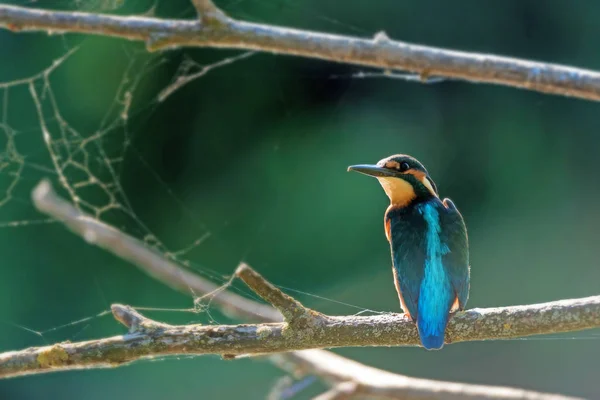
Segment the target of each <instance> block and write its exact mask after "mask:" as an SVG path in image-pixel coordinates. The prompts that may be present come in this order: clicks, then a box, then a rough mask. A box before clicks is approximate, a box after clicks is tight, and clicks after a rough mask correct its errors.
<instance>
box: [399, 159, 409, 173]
mask: <svg viewBox="0 0 600 400" xmlns="http://www.w3.org/2000/svg"><path fill="white" fill-rule="evenodd" d="M409 169H410V165H409V164H408V163H407V162H406V161H404V162H402V163H400V168H399V170H400V172H405V171H408V170H409Z"/></svg>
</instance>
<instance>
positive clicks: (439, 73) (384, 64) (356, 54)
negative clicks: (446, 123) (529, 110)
mask: <svg viewBox="0 0 600 400" xmlns="http://www.w3.org/2000/svg"><path fill="white" fill-rule="evenodd" d="M194 4H196V7H197V9H198V10H199V12H200V13H202V9H203V7H205V6H206V4H208V3H207V2H206V0H198V1H195V2H194ZM198 7H200V8H198ZM209 14H210V13H209ZM215 15H216V14H215ZM0 27H4V28H6V29H9V30H12V31H34V32H48V33H50V32H52V33H67V32H77V33H85V34H90V35H101V36H114V37H119V38H123V39H128V40H136V41H144V42H146V44H147V47H148V48H149V49H150V50H159V49H164V48H178V47H214V48H228V49H244V50H256V51H263V52H270V53H277V54H287V55H295V56H302V57H309V58H317V59H322V60H329V61H334V62H341V63H347V64H354V65H361V66H368V67H375V68H383V69H386V70H391V71H408V72H412V73H416V74H418V75H419V76H420V77H421V79H422V80H425V81H427V79H428V78H429V77H431V76H435V77H438V78H453V79H463V80H467V81H470V82H481V83H493V84H498V85H506V86H512V87H517V88H521V89H529V90H534V91H538V92H543V93H551V94H558V95H564V96H572V97H579V98H582V99H588V100H595V101H598V100H600V73H598V72H595V71H591V70H585V69H578V68H572V67H568V66H563V65H557V64H549V63H542V62H534V61H528V60H522V59H517V58H510V57H501V56H496V55H491V54H482V53H473V52H462V51H454V50H448V49H442V48H435V47H427V46H420V45H415V44H410V43H406V42H400V41H395V40H391V39H389V38H388V37H387V36H386V35H385V34H384V33H379V34H377V35H375V37H373V38H356V37H350V36H341V35H332V34H325V33H320V32H312V31H306V30H299V29H291V28H287V27H279V26H274V25H267V24H257V23H251V22H245V21H239V20H235V19H232V18H230V17H227V16H226V15H224V14H222V15H221V14H219V15H218V16H217V17H215V18H213V19H209V20H208V22H207V21H206V20H205V19H203V18H202V19H201V20H199V21H197V20H179V19H159V18H151V17H141V16H131V17H123V16H116V15H103V14H92V13H82V12H63V11H48V10H43V9H36V8H26V7H20V6H9V5H0Z"/></svg>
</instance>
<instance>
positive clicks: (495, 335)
mask: <svg viewBox="0 0 600 400" xmlns="http://www.w3.org/2000/svg"><path fill="white" fill-rule="evenodd" d="M112 310H113V315H115V317H116V318H117V320H119V321H120V322H123V323H124V324H125V325H126V326H128V327H129V328H130V334H129V335H125V336H115V337H112V338H107V339H99V340H90V341H86V342H78V343H62V344H57V345H53V346H44V347H37V348H35V347H34V348H29V349H26V350H22V351H16V352H10V353H8V354H6V353H5V354H3V355H0V377H2V376H4V377H7V376H14V375H19V374H22V373H23V371H26V372H33V371H44V370H49V369H54V370H56V369H72V368H73V367H74V366H75V367H81V368H83V367H86V368H88V367H103V366H106V364H107V363H108V364H111V365H118V364H126V363H129V362H132V361H135V360H139V359H141V358H145V357H150V356H167V355H179V354H194V355H201V354H221V355H225V356H226V357H227V358H232V357H235V356H239V355H247V354H251V355H256V354H261V355H262V354H270V353H281V352H288V351H294V350H306V349H322V348H333V347H357V346H418V345H419V340H418V336H417V331H416V328H415V325H414V324H413V323H412V322H410V321H409V319H408V318H406V317H405V316H404V315H403V314H389V315H376V316H326V317H325V316H324V317H323V318H321V317H315V318H314V319H313V320H311V321H310V322H311V323H310V324H306V325H303V326H302V327H298V326H294V325H290V324H287V323H285V322H280V323H264V324H244V325H181V326H176V325H173V326H171V325H166V324H162V323H158V322H156V321H152V320H150V319H148V318H146V317H144V316H142V315H141V314H139V313H137V312H135V311H133V310H132V309H131V308H130V307H126V306H121V305H114V306H113V307H112ZM286 313H287V312H286ZM132 314H133V315H132ZM599 326H600V296H596V297H588V298H585V299H574V300H561V301H556V302H551V303H544V304H533V305H528V306H516V307H501V308H493V309H475V310H469V311H466V312H460V313H457V314H456V315H455V316H454V317H453V318H452V320H451V321H450V323H449V324H448V329H447V333H448V336H449V337H450V338H451V339H450V340H448V341H447V343H456V342H463V341H473V340H490V339H507V338H515V337H523V336H529V335H538V334H546V333H558V332H570V331H574V330H582V329H589V328H595V327H599ZM57 354H59V355H60V356H59V357H57V356H56V355H57ZM46 358H49V361H48V360H46Z"/></svg>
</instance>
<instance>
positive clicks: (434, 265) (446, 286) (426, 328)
mask: <svg viewBox="0 0 600 400" xmlns="http://www.w3.org/2000/svg"><path fill="white" fill-rule="evenodd" d="M417 209H418V210H419V212H420V213H422V215H423V218H424V219H425V223H426V228H425V238H426V239H425V254H426V255H425V272H424V277H423V280H422V282H421V287H420V288H419V303H418V309H419V314H418V317H417V327H418V329H419V334H420V336H421V341H422V342H423V346H424V347H425V348H427V349H439V348H441V347H442V346H443V345H444V330H445V329H446V324H447V323H448V317H449V314H448V312H449V310H450V307H451V306H452V303H453V302H454V299H455V298H456V294H455V293H454V291H453V290H452V285H451V283H450V277H449V276H448V273H447V271H446V270H445V269H444V265H443V263H442V256H443V255H444V254H447V253H448V251H449V249H448V245H447V244H446V243H443V242H442V238H441V235H440V233H441V226H440V215H439V213H438V211H437V209H436V207H435V205H433V204H431V203H429V202H428V203H424V204H423V205H419V206H418V207H417Z"/></svg>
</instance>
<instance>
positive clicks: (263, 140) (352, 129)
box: [0, 0, 600, 399]
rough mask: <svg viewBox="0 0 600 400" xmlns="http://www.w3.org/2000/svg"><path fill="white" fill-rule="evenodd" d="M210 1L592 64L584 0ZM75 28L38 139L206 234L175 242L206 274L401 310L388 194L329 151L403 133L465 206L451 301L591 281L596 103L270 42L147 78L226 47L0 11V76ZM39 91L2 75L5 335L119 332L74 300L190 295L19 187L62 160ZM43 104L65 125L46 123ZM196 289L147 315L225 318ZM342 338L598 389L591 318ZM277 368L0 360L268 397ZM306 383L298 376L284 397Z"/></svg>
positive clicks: (11, 338) (470, 371)
mask: <svg viewBox="0 0 600 400" xmlns="http://www.w3.org/2000/svg"><path fill="white" fill-rule="evenodd" d="M3 3H6V2H3ZM217 3H218V5H219V6H221V7H222V8H223V9H224V10H226V11H227V12H228V13H230V14H231V15H232V16H235V17H239V18H243V19H247V20H251V21H256V22H268V23H273V24H277V25H288V26H293V27H298V28H304V29H313V30H321V31H326V32H332V33H342V34H348V35H357V36H363V37H370V36H372V35H374V34H375V33H376V32H378V31H380V30H384V31H385V32H386V33H387V34H388V35H389V36H390V37H391V38H394V39H399V40H405V41H409V42H415V43H421V44H427V45H434V46H442V47H448V48H454V49H459V50H465V51H476V52H484V53H494V54H501V55H510V56H515V57H523V58H527V59H533V60H542V61H549V62H555V63H564V64H569V65H574V66H579V67H585V68H590V69H600V52H598V37H600V25H599V24H598V18H600V3H599V2H597V1H591V0H587V1H584V0H581V1H578V2H564V1H550V0H545V1H533V0H530V1H523V0H518V1H517V0H514V1H502V2H487V3H485V4H484V3H483V2H479V1H474V0H470V1H461V2H446V1H433V0H430V1H406V0H400V1H399V0H394V1H384V0H377V1H369V2H365V1H357V0H347V1H344V2H341V1H335V0H319V1H317V0H314V1H281V0H241V1H240V0H223V1H217ZM16 4H20V5H26V6H42V7H50V8H59V9H69V10H74V9H79V10H81V9H87V10H92V11H96V10H100V11H106V12H111V10H110V8H111V7H113V6H115V7H117V9H116V10H115V11H114V12H117V13H121V14H141V13H144V12H146V11H147V10H148V9H149V8H150V7H151V6H152V3H144V2H133V1H129V0H126V1H125V5H124V6H122V7H120V8H119V2H118V1H113V2H110V1H101V0H97V1H92V2H82V1H54V0H52V1H46V2H23V1H21V2H16ZM155 6H156V7H155V8H154V9H153V12H154V13H155V14H156V15H158V16H161V17H180V18H191V17H193V15H194V11H193V9H192V8H191V7H190V5H189V3H188V2H187V1H183V0H181V1H173V2H167V1H159V3H158V4H156V5H155ZM74 48H77V50H76V51H75V53H74V54H72V55H71V56H70V57H68V58H67V59H66V61H64V62H63V63H62V64H61V65H60V66H59V67H58V68H57V69H56V70H55V71H54V72H53V73H52V74H51V75H50V78H49V79H48V81H45V80H44V79H43V78H41V79H37V80H32V81H31V82H33V83H32V87H33V88H35V90H36V93H37V94H38V95H39V96H40V105H41V106H42V111H43V121H44V122H46V123H47V124H48V129H49V131H50V135H51V137H52V142H51V144H50V150H51V152H52V154H59V156H60V159H59V162H64V160H68V159H71V160H72V161H74V162H75V161H76V162H79V163H81V165H83V166H84V168H83V169H81V168H80V169H78V168H77V167H74V166H73V165H71V166H70V167H68V168H65V169H61V172H62V173H63V175H64V176H65V178H66V179H67V181H68V182H69V185H70V186H71V187H73V186H74V185H76V184H78V183H81V182H84V181H86V180H87V179H88V178H89V176H90V175H89V173H90V172H91V173H92V174H93V175H94V176H95V177H96V178H97V179H98V180H99V181H100V182H102V183H113V184H114V183H115V182H117V183H120V184H121V185H122V187H123V192H124V193H125V194H126V197H127V201H126V200H125V198H124V197H123V196H122V195H121V194H118V195H117V197H116V198H115V201H114V202H112V204H113V205H114V204H120V205H122V206H123V207H122V209H121V210H119V209H112V210H109V211H106V212H103V213H100V214H99V217H101V218H102V219H103V220H104V221H107V222H109V223H111V224H115V225H116V226H118V227H119V228H121V229H123V230H125V231H127V232H128V233H130V234H132V235H134V236H136V237H138V238H140V239H145V240H147V241H148V242H149V243H150V244H153V245H156V246H157V248H158V249H159V250H160V251H163V252H166V251H167V249H168V251H172V252H175V251H177V250H180V249H185V248H187V247H188V246H189V245H190V244H192V243H194V241H196V240H197V239H199V238H202V237H203V236H205V235H206V236H205V239H204V240H203V241H202V242H201V243H200V244H199V245H197V246H194V247H193V248H191V249H190V250H189V251H187V252H184V253H181V254H177V258H178V259H179V260H180V261H182V262H187V263H188V265H189V267H190V268H192V269H194V270H196V271H198V272H199V273H201V274H203V275H204V276H207V277H209V278H211V279H212V280H214V281H215V282H221V281H224V280H227V279H228V277H229V275H230V274H231V273H232V272H233V270H234V269H235V267H236V265H237V264H238V262H239V261H241V260H246V261H248V262H249V263H250V264H251V265H253V266H254V267H255V268H256V269H257V270H258V271H260V272H261V273H262V274H264V275H265V276H266V277H268V278H269V279H270V280H271V281H272V282H274V283H276V284H278V285H281V286H284V287H287V288H291V289H295V290H299V291H302V292H307V293H309V294H310V295H309V294H306V293H304V294H298V293H296V292H290V293H291V294H294V295H297V297H298V298H299V299H301V300H302V301H304V302H305V303H306V304H307V305H309V306H311V307H313V308H316V309H318V310H320V311H323V312H326V313H336V314H354V313H356V312H359V311H361V310H362V309H365V308H366V309H371V310H376V311H390V312H398V311H399V305H398V301H397V297H396V294H395V291H394V288H393V284H392V277H391V271H390V259H389V249H388V245H387V242H386V240H385V236H384V234H383V212H384V210H385V208H386V207H387V198H386V197H385V195H384V193H383V191H382V190H381V188H380V187H379V185H378V184H377V182H376V181H375V180H372V179H368V178H366V177H363V176H359V175H358V174H349V173H347V172H346V167H347V166H348V165H350V164H355V163H369V162H375V161H377V160H379V159H380V158H383V157H385V156H388V155H390V154H394V153H409V154H411V155H413V156H415V157H417V158H418V159H419V160H421V161H422V162H423V163H424V164H425V165H426V166H427V168H428V169H429V171H430V173H431V175H432V177H433V179H434V180H435V181H436V183H437V185H438V188H439V190H440V193H441V195H442V196H444V197H451V198H452V199H453V200H454V202H455V203H456V204H457V205H458V207H459V209H460V210H461V212H462V213H463V215H464V217H465V220H466V223H467V226H468V229H469V234H470V244H471V263H472V284H471V297H470V301H469V307H494V306H505V305H513V304H527V303H536V302H544V301H551V300H557V299H562V298H570V297H584V296H590V295H595V294H599V293H600V283H599V282H600V269H599V268H598V258H599V257H600V247H599V246H598V238H599V235H600V227H599V225H598V222H600V213H599V212H598V211H597V208H598V205H597V198H598V194H599V191H600V183H599V182H598V179H597V172H598V170H599V166H600V157H598V154H599V151H600V136H599V135H598V132H599V128H600V119H598V111H599V110H600V109H599V108H598V104H596V103H593V102H587V101H582V100H575V99H568V98H562V97H555V96H548V95H543V94H537V93H532V92H527V91H522V90H517V89H512V88H504V87H497V86H488V85H481V84H471V83H464V82H449V81H446V82H442V83H436V84H428V85H423V84H419V83H413V82H406V81H402V80H396V79H389V78H370V79H358V78H352V75H353V74H356V73H358V72H360V71H368V70H367V69H364V68H357V67H352V66H345V65H338V64H334V63H327V62H322V61H315V60H306V59H300V58H292V57H285V56H274V55H270V54H256V55H253V56H251V57H249V58H247V59H244V60H242V61H237V62H235V63H233V64H231V65H229V66H225V67H223V68H217V69H213V70H211V71H210V72H208V73H207V74H206V75H205V76H204V77H202V78H199V79H198V80H196V81H194V82H193V83H191V84H189V85H187V86H186V87H184V88H183V89H181V90H179V91H177V92H176V93H175V94H173V95H172V96H171V97H169V98H167V100H165V101H164V102H159V101H157V100H156V96H157V95H158V93H159V92H160V91H161V90H162V89H164V88H165V87H166V86H167V85H168V84H169V83H170V82H171V81H172V79H173V77H176V76H178V73H180V72H181V70H180V67H181V65H182V64H183V65H185V64H186V63H189V61H190V60H193V61H194V62H196V63H198V64H200V65H208V64H211V63H214V62H217V61H219V60H222V59H223V58H227V57H231V56H236V55H238V54H240V52H235V51H223V50H220V51H217V50H210V49H184V50H177V51H169V52H164V53H160V54H148V53H146V51H145V50H144V47H143V46H142V45H140V44H139V43H130V42H126V41H123V40H117V39H106V38H97V37H85V36H79V35H69V36H60V35H58V36H50V37H48V36H46V35H45V34H24V33H10V32H7V31H0V81H2V82H10V81H11V80H14V79H20V78H26V77H29V76H32V75H35V74H37V73H39V72H40V71H43V70H44V69H45V68H47V67H48V66H49V65H50V64H51V63H52V61H53V60H54V59H57V58H59V57H62V56H63V55H64V54H65V52H66V51H68V50H71V49H74ZM186 60H187V61H186ZM178 71H179V72H178ZM192 71H194V70H192ZM45 83H46V84H45ZM126 93H130V95H128V94H126ZM53 96H54V97H53ZM128 96H131V99H132V101H131V106H130V107H129V109H128V112H127V113H126V114H127V116H128V118H127V119H126V120H123V119H120V118H119V115H120V113H121V112H122V111H123V105H122V104H123V102H124V100H125V99H127V98H128ZM33 99H34V98H33V97H32V95H31V92H30V89H29V86H28V83H27V82H25V83H23V84H19V85H15V86H11V87H8V86H6V85H3V86H0V105H2V108H0V111H2V114H1V116H2V120H1V123H0V149H2V150H1V151H2V153H1V154H0V185H1V186H0V194H2V195H3V194H7V193H10V196H9V197H5V199H6V202H4V201H3V202H2V203H0V204H1V207H0V221H2V225H1V226H2V229H0V253H1V254H2V257H1V260H2V262H1V263H0V332H1V336H0V338H1V340H0V350H1V351H8V350H14V349H20V348H24V347H28V346H38V345H44V344H47V343H54V342H58V341H64V340H71V341H76V340H84V339H89V338H98V337H102V336H106V335H113V334H121V333H123V332H124V329H122V327H121V326H119V325H118V324H117V323H116V322H114V321H113V320H112V319H111V317H110V316H107V317H94V318H91V319H90V320H87V321H84V322H80V323H75V321H78V320H79V319H81V318H84V317H90V316H95V315H97V314H98V313H100V312H102V311H105V310H108V309H109V306H110V304H111V303H115V302H119V303H125V304H131V305H134V306H143V307H157V308H166V309H180V310H181V309H189V308H190V307H192V306H193V304H192V299H190V298H189V297H186V296H185V295H182V294H179V293H176V292H174V291H172V290H171V289H169V288H167V287H166V286H164V285H162V284H160V283H158V282H156V281H154V280H153V279H152V278H150V277H148V276H146V275H145V274H144V273H142V272H140V271H139V270H137V269H135V268H132V267H131V266H130V265H128V264H127V263H125V262H123V261H121V260H119V259H117V258H115V257H113V256H111V255H109V254H107V253H105V252H103V251H102V250H100V249H97V248H94V247H91V246H89V245H87V244H85V243H84V242H83V241H82V240H81V239H80V238H78V237H76V236H74V235H73V234H71V233H70V232H68V231H67V230H65V229H64V228H63V226H62V225H60V224H57V223H46V221H45V220H46V217H45V216H43V215H41V214H39V213H37V212H36V211H35V210H34V208H33V206H32V205H31V201H30V192H31V190H32V188H33V187H34V186H35V184H36V183H37V182H39V180H40V179H42V178H49V179H51V180H52V181H53V183H54V185H55V186H56V187H58V186H59V184H58V178H59V176H58V174H57V172H56V169H55V168H54V167H53V164H52V160H51V158H50V157H49V154H50V153H49V151H48V147H47V146H46V144H45V143H44V141H43V138H42V130H41V127H40V119H39V118H38V116H37V115H36V111H35V107H34V102H33V101H32V100H33ZM53 99H55V101H56V104H57V106H58V109H57V108H55V107H54V106H53V104H52V100H53ZM111 106H114V107H113V108H111ZM57 110H58V111H60V116H61V117H62V118H64V120H65V121H66V123H67V124H68V126H69V127H70V128H72V129H71V130H68V129H67V130H61V124H60V123H59V122H60V118H58V116H59V115H58V114H57ZM105 117H106V118H105ZM103 121H104V122H103ZM62 127H63V128H64V127H65V125H62ZM94 135H95V136H94ZM86 139H87V140H88V142H85V140H86ZM108 158H110V159H111V160H113V161H112V162H111V163H110V168H109V167H108V165H107V163H106V162H105V161H106V160H107V159H108ZM86 163H87V164H86ZM108 190H109V191H113V192H114V186H112V187H109V189H108ZM77 193H78V195H79V196H80V197H81V198H82V200H84V201H86V202H88V203H89V204H90V205H91V207H85V205H83V206H82V207H83V208H84V209H85V210H86V211H97V210H99V209H100V207H102V206H105V205H107V204H111V201H110V199H109V198H108V197H107V196H106V191H103V190H101V187H100V186H99V185H98V184H95V183H94V184H92V185H90V186H85V187H83V186H81V185H80V187H79V188H78V189H77ZM61 194H62V195H65V196H67V192H66V191H64V190H61ZM0 201H1V199H0ZM123 209H124V210H128V211H133V213H134V217H132V216H131V215H128V214H127V213H126V212H123ZM150 232H151V233H153V234H154V236H151V235H149V233H150ZM235 288H237V289H238V290H240V291H241V292H244V293H247V290H245V289H244V288H243V286H242V285H240V284H235ZM314 295H317V296H321V297H324V298H326V299H321V298H318V297H315V296H314ZM327 299H331V300H335V301H338V302H344V303H349V304H351V305H354V306H357V307H358V308H356V307H351V306H347V305H342V304H339V303H336V302H334V301H331V300H327ZM204 304H206V302H204ZM201 311H202V312H200V313H196V314H194V313H191V312H173V311H171V312H168V311H164V312H148V315H149V316H151V317H153V318H156V319H159V320H163V321H166V322H172V323H183V322H203V323H210V322H214V321H217V322H221V323H223V322H230V321H229V320H228V319H227V318H226V317H224V316H223V315H221V314H220V313H219V312H218V310H216V309H215V308H214V307H208V309H203V310H201ZM65 324H66V326H63V325H65ZM26 328H28V329H30V330H33V331H35V332H37V334H36V333H32V332H31V331H28V330H27V329H26ZM336 352H338V353H340V354H343V355H344V356H348V357H351V358H353V359H356V360H359V361H361V362H364V363H365V364H368V365H372V366H376V367H379V368H384V369H387V370H390V371H393V372H397V373H401V374H406V375H410V376H418V377H426V378H433V379H444V380H453V381H460V382H469V383H482V384H494V385H510V386H516V387H522V388H528V389H534V390H540V391H550V392H560V393H563V394H570V395H578V396H584V397H589V398H598V397H600V388H599V386H598V370H599V368H600V365H599V362H598V354H600V335H598V331H589V332H577V333H572V334H569V335H552V336H550V337H543V338H531V339H527V340H512V341H493V342H472V343H461V344H455V345H450V346H447V347H445V348H444V349H443V351H440V352H426V351H424V350H423V349H420V348H391V349H388V348H360V349H340V350H336ZM283 375H284V373H283V372H282V371H281V370H279V369H277V368H276V367H274V366H273V365H271V364H269V363H268V362H267V361H258V360H249V359H246V360H239V361H233V362H224V361H221V360H220V359H219V358H217V357H196V358H192V357H180V358H178V359H157V360H152V361H142V362H138V363H135V364H134V365H132V366H128V367H123V368H119V369H113V370H91V371H76V372H64V373H57V374H47V375H40V376H31V377H24V378H18V379H11V380H2V381H0V397H1V398H7V399H8V398H15V399H16V398H19V399H37V398H62V399H80V398H85V399H105V398H119V399H125V398H146V399H163V398H166V397H169V398H171V399H196V398H215V397H219V398H247V399H262V398H265V397H266V396H267V394H268V392H269V390H270V389H271V388H272V387H273V385H274V383H275V382H276V380H277V379H278V378H279V377H281V376H283ZM318 391H319V386H318V384H316V385H312V386H311V387H310V388H309V389H307V390H305V391H302V392H301V393H300V394H298V395H297V398H308V397H310V396H311V395H314V394H316V393H318Z"/></svg>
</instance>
